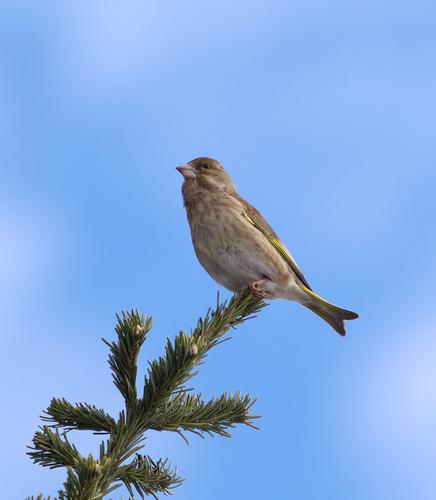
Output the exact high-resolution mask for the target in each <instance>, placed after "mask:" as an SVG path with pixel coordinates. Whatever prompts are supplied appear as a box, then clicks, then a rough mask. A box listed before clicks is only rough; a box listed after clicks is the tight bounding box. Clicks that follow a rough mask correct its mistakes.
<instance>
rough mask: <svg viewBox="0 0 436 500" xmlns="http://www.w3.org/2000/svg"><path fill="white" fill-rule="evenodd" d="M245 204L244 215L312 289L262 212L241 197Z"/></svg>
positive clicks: (299, 277) (298, 276)
mask: <svg viewBox="0 0 436 500" xmlns="http://www.w3.org/2000/svg"><path fill="white" fill-rule="evenodd" d="M240 201H241V202H242V205H243V207H244V208H243V210H242V216H243V217H244V218H245V219H246V220H247V221H248V222H249V223H250V224H252V225H253V226H254V227H255V228H256V229H258V230H259V231H260V232H261V233H262V234H263V235H264V236H265V238H266V239H267V240H268V241H269V243H270V244H271V245H272V246H273V247H274V248H275V249H276V250H277V251H278V252H279V254H280V255H281V256H282V258H283V259H284V260H285V261H286V263H287V264H288V265H289V267H290V268H291V269H292V271H293V272H294V273H295V275H296V276H297V278H298V279H299V280H300V281H301V282H302V283H303V284H304V285H305V286H306V287H307V288H308V289H309V290H312V288H311V287H310V285H309V283H308V282H307V280H306V278H305V277H304V274H303V273H302V272H301V271H300V269H299V267H298V266H297V263H296V262H295V260H294V258H293V257H292V255H291V254H290V252H289V250H288V249H287V248H286V247H285V245H284V244H283V243H282V242H281V241H280V238H279V237H278V236H277V234H276V232H275V231H274V229H273V228H272V227H271V226H270V225H269V224H268V222H267V221H266V220H265V218H264V217H263V216H262V214H261V213H260V212H259V211H258V210H256V208H254V207H253V205H251V204H250V203H248V202H247V201H245V200H243V199H242V198H241V199H240Z"/></svg>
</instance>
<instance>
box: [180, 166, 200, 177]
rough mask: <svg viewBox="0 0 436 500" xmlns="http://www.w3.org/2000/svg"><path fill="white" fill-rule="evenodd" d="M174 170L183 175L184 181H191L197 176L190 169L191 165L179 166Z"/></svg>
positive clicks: (192, 168)
mask: <svg viewBox="0 0 436 500" xmlns="http://www.w3.org/2000/svg"><path fill="white" fill-rule="evenodd" d="M176 170H178V171H179V172H180V173H181V174H182V175H183V177H184V178H185V180H187V179H193V178H194V177H195V176H196V175H197V173H196V171H195V168H194V167H191V165H189V164H186V165H180V166H179V167H176Z"/></svg>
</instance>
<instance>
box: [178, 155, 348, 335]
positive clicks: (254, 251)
mask: <svg viewBox="0 0 436 500" xmlns="http://www.w3.org/2000/svg"><path fill="white" fill-rule="evenodd" d="M176 169H177V170H178V171H179V172H180V173H181V174H182V176H183V178H184V181H183V185H182V195H183V202H184V206H185V209H186V213H187V217H188V222H189V226H190V229H191V237H192V243H193V246H194V250H195V254H196V256H197V258H198V260H199V262H200V264H201V265H202V266H203V268H204V269H205V270H206V271H207V273H208V274H209V275H210V276H211V277H212V278H213V279H214V280H215V281H216V282H217V283H219V284H220V285H222V286H224V287H225V288H227V289H228V290H230V291H232V292H241V291H243V290H245V289H248V290H250V292H251V293H253V294H254V295H257V296H259V297H262V298H265V299H287V300H291V301H296V302H298V303H300V304H302V305H303V306H305V307H307V308H308V309H310V310H311V311H313V312H314V313H316V314H317V315H318V316H320V317H321V318H322V319H324V320H325V321H326V322H327V323H328V324H329V325H330V326H331V327H333V329H334V330H336V332H338V333H339V334H340V335H342V336H345V335H346V331H345V320H352V319H356V318H358V315H357V314H356V313H355V312H352V311H348V310H347V309H342V308H340V307H338V306H336V305H334V304H332V303H330V302H328V301H327V300H325V299H323V298H322V297H321V296H319V295H318V294H316V293H315V292H314V291H313V290H312V288H311V286H310V285H309V283H308V281H307V280H306V278H305V277H304V275H303V273H302V272H301V271H300V269H299V267H298V266H297V264H296V262H295V260H294V258H293V257H292V255H291V253H290V252H289V250H288V249H287V248H286V246H285V245H284V244H283V243H282V241H281V240H280V238H279V237H278V236H277V234H276V232H275V231H274V230H273V228H272V227H271V226H270V225H269V223H268V222H267V221H266V219H265V218H264V217H263V216H262V214H261V213H260V212H259V211H258V210H257V209H256V208H255V207H254V206H253V205H251V204H250V203H249V202H248V201H246V200H245V199H244V198H242V197H241V196H240V194H239V193H238V190H237V189H236V186H235V184H234V182H233V181H232V178H231V177H230V175H229V174H228V173H227V171H226V170H225V169H224V167H223V165H221V163H220V162H219V161H218V160H215V159H213V158H209V157H205V156H202V157H199V158H195V159H193V160H191V161H189V162H188V163H186V164H183V165H180V166H178V167H176Z"/></svg>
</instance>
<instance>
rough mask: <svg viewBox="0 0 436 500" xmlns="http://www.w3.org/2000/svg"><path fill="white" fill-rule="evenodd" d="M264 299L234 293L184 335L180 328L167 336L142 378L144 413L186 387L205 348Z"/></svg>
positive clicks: (261, 305)
mask: <svg viewBox="0 0 436 500" xmlns="http://www.w3.org/2000/svg"><path fill="white" fill-rule="evenodd" d="M265 305H266V304H265V302H264V301H263V300H262V299H260V298H259V297H256V296H254V295H252V294H249V293H247V292H243V293H240V294H235V295H234V296H233V297H232V299H231V300H230V301H229V303H227V302H223V303H221V304H220V303H219V296H218V300H217V306H216V308H215V310H214V311H211V309H209V310H208V311H207V313H206V315H205V317H204V318H200V319H199V320H198V323H197V326H196V328H195V329H194V330H193V331H192V332H191V335H187V334H186V333H185V332H183V331H181V332H180V333H179V334H178V335H177V337H176V338H175V340H174V343H172V342H171V340H170V339H167V344H166V348H165V355H164V356H161V357H160V358H159V359H158V360H156V361H152V362H151V363H150V367H149V369H148V376H147V377H146V379H145V383H144V391H143V397H142V405H143V411H144V414H147V412H149V411H154V408H155V405H156V403H159V402H162V401H166V400H168V399H169V398H170V397H171V396H172V395H173V394H175V393H176V392H177V391H184V390H186V388H185V386H184V384H185V383H186V382H187V381H188V380H189V379H191V378H192V377H193V376H195V375H196V374H197V372H194V371H193V369H194V368H195V367H197V366H198V365H200V364H202V363H203V361H204V358H205V357H206V355H207V353H208V351H209V350H210V349H212V348H213V347H215V346H217V345H218V344H219V343H220V342H222V337H223V336H224V335H225V334H226V333H227V332H228V330H229V329H230V328H235V327H236V326H237V325H239V324H241V323H243V322H244V321H246V320H248V319H251V318H253V317H254V315H255V314H256V313H257V312H259V310H260V309H261V308H262V307H264V306H265Z"/></svg>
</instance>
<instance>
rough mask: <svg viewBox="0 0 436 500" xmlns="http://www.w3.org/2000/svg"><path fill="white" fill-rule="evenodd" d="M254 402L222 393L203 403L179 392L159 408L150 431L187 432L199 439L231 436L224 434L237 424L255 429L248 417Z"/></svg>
mask: <svg viewBox="0 0 436 500" xmlns="http://www.w3.org/2000/svg"><path fill="white" fill-rule="evenodd" d="M253 404H254V401H253V400H252V399H251V397H250V396H248V395H247V396H242V395H241V394H240V393H239V392H238V393H236V394H235V395H232V394H222V395H221V396H220V397H219V398H217V399H215V398H212V399H211V400H210V401H208V402H205V401H203V400H202V399H201V396H200V395H190V394H185V393H181V394H178V395H176V396H175V397H173V398H171V399H170V400H169V401H168V402H167V403H166V404H165V405H162V406H160V407H159V410H158V412H157V414H156V417H155V424H154V425H153V427H152V428H153V429H155V430H158V431H164V430H165V431H176V432H180V431H182V430H183V431H189V432H193V433H195V434H198V435H200V436H203V435H204V434H209V435H213V434H218V435H220V436H224V437H231V434H230V433H229V432H228V431H227V429H229V428H233V427H235V425H236V424H245V425H248V426H251V427H255V426H254V425H253V423H252V421H253V420H254V419H256V418H259V417H257V416H253V415H250V409H251V407H252V406H253Z"/></svg>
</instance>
